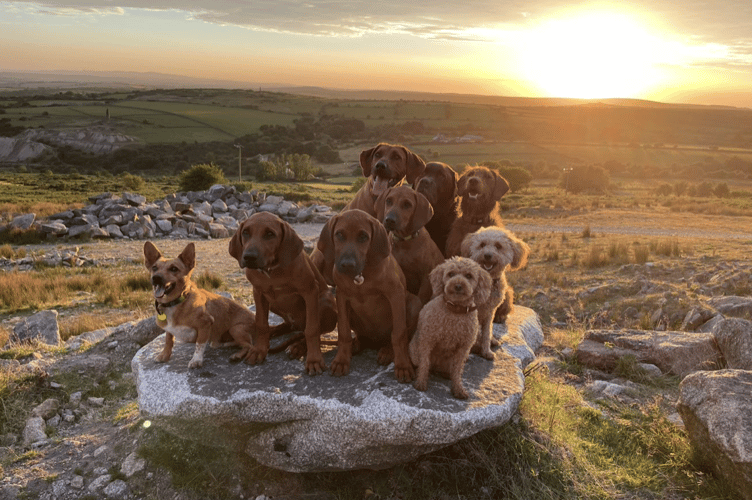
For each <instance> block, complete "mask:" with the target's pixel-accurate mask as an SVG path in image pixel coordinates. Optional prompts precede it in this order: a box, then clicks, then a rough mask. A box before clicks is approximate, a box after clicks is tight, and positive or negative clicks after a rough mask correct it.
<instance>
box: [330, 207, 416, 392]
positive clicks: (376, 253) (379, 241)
mask: <svg viewBox="0 0 752 500" xmlns="http://www.w3.org/2000/svg"><path fill="white" fill-rule="evenodd" d="M318 248H319V250H320V251H321V253H322V255H323V256H324V259H325V266H326V268H327V269H331V274H332V277H333V280H334V283H335V285H336V286H337V310H338V313H339V314H338V334H339V335H338V337H337V346H338V347H337V354H336V355H335V357H334V360H333V361H332V366H331V371H332V373H333V374H334V375H346V374H347V373H349V372H350V360H351V358H352V353H353V347H352V337H351V332H353V331H354V332H355V334H356V336H357V339H358V344H359V345H360V346H365V345H366V344H369V345H370V346H372V347H377V348H380V351H379V355H378V362H379V364H382V365H386V364H389V363H390V362H391V361H392V359H394V374H395V376H396V378H397V380H399V381H400V382H409V381H411V380H412V379H413V377H414V376H415V371H414V370H413V365H412V363H411V362H410V357H409V356H408V353H407V346H408V341H409V339H410V334H411V333H412V332H413V331H414V330H415V325H416V323H417V320H418V313H419V311H420V308H421V303H420V299H418V298H417V297H416V296H415V295H413V294H411V293H408V292H407V288H406V284H405V275H404V274H403V273H402V269H400V266H399V264H398V263H397V260H396V259H395V258H394V256H393V255H392V254H391V252H390V240H389V236H388V235H387V232H386V229H384V226H382V225H381V223H380V222H379V221H378V220H376V219H375V218H374V217H372V216H370V215H368V214H367V213H365V212H363V211H362V210H348V211H346V212H341V213H339V214H338V215H335V216H334V217H332V218H331V219H329V221H328V222H327V223H326V224H325V225H324V228H323V229H322V231H321V236H320V238H319V241H318Z"/></svg>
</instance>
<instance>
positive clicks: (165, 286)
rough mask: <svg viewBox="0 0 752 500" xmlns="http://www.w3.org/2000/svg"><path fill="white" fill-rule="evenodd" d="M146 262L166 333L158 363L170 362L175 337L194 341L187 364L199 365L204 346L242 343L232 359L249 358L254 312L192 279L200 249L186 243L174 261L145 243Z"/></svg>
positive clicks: (160, 325)
mask: <svg viewBox="0 0 752 500" xmlns="http://www.w3.org/2000/svg"><path fill="white" fill-rule="evenodd" d="M144 264H145V265H146V269H148V270H149V272H150V273H151V283H152V286H153V287H154V307H155V308H156V310H157V326H159V327H160V328H161V329H163V330H164V331H165V333H166V336H165V337H166V338H165V345H164V349H163V350H162V352H161V353H160V354H159V355H158V356H157V358H156V359H157V361H158V362H160V363H166V362H167V361H169V360H170V356H171V355H172V347H173V342H174V337H177V339H178V340H180V341H182V342H194V343H195V344H196V350H195V351H194V352H193V358H191V361H190V363H188V368H200V367H201V365H202V364H203V362H204V351H205V350H206V344H207V343H211V346H212V347H220V346H228V345H239V346H240V347H241V350H240V351H239V352H237V353H235V354H233V355H232V357H231V358H230V359H231V360H236V361H237V360H241V359H246V358H247V355H248V353H249V352H250V351H251V349H252V348H253V345H252V342H253V333H254V322H255V318H254V314H253V313H252V312H251V311H249V310H248V309H246V308H245V307H243V306H242V305H240V304H238V303H237V302H235V301H233V300H230V299H228V298H226V297H222V296H221V295H217V294H215V293H212V292H209V291H207V290H203V289H201V288H199V287H198V286H196V284H195V283H193V281H191V273H192V272H193V268H194V267H195V264H196V249H195V246H194V244H193V243H188V245H186V247H185V249H183V252H182V253H181V254H180V255H179V256H178V257H177V258H175V259H166V258H165V257H163V256H162V253H161V252H160V251H159V250H158V249H157V247H156V246H154V244H153V243H152V242H151V241H147V242H146V243H144Z"/></svg>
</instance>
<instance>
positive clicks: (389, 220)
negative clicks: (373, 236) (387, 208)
mask: <svg viewBox="0 0 752 500" xmlns="http://www.w3.org/2000/svg"><path fill="white" fill-rule="evenodd" d="M384 227H385V228H386V230H387V231H394V230H395V229H396V228H397V217H396V216H395V215H394V214H391V213H390V214H387V216H386V217H384Z"/></svg>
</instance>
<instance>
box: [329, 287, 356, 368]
mask: <svg viewBox="0 0 752 500" xmlns="http://www.w3.org/2000/svg"><path fill="white" fill-rule="evenodd" d="M348 307H349V302H348V300H347V299H345V298H344V297H341V296H340V297H337V354H336V355H335V356H334V360H332V367H331V370H332V375H337V376H339V375H347V374H348V373H350V359H352V331H351V330H350V313H349V309H348Z"/></svg>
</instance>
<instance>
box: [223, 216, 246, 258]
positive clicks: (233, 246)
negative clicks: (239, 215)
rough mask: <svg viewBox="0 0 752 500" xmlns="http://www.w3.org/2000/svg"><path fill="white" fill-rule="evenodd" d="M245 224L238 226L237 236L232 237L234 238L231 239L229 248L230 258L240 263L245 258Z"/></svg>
mask: <svg viewBox="0 0 752 500" xmlns="http://www.w3.org/2000/svg"><path fill="white" fill-rule="evenodd" d="M244 225H245V223H241V224H240V225H239V226H238V229H237V230H235V234H233V235H232V238H230V246H229V247H228V249H227V250H228V251H229V252H230V256H231V257H232V258H234V259H235V260H237V261H238V263H239V262H240V259H241V258H242V257H243V237H242V236H241V235H242V232H243V226H244Z"/></svg>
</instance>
